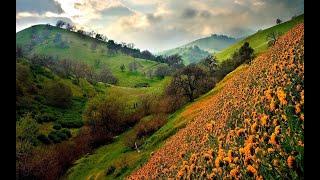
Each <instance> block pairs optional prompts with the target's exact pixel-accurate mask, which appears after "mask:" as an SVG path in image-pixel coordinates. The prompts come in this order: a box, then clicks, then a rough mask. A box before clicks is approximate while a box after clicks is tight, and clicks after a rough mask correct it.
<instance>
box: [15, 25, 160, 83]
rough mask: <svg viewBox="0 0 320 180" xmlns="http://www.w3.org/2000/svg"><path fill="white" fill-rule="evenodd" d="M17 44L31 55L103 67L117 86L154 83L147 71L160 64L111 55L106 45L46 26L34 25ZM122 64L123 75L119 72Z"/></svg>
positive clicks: (17, 37) (97, 67)
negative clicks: (132, 65) (132, 68)
mask: <svg viewBox="0 0 320 180" xmlns="http://www.w3.org/2000/svg"><path fill="white" fill-rule="evenodd" d="M16 43H17V44H18V45H21V46H22V47H23V48H24V49H25V50H26V51H30V54H31V55H32V54H42V55H50V56H53V57H57V58H59V59H63V58H66V59H71V60H76V61H81V62H84V63H87V64H88V65H90V66H92V67H93V68H94V69H95V70H97V71H98V70H99V68H100V67H101V65H102V64H105V65H107V66H108V67H109V68H110V70H111V71H112V73H113V74H114V75H115V76H116V77H117V78H118V80H119V81H118V83H117V85H119V86H126V87H134V86H135V85H136V84H138V83H149V84H151V85H152V84H154V83H157V82H158V81H159V80H158V79H157V78H147V77H146V76H145V74H146V73H147V72H148V71H149V70H155V69H156V68H157V66H158V65H159V63H157V62H155V61H149V60H145V59H138V58H133V57H131V56H128V55H125V54H121V53H112V52H110V51H109V50H108V49H107V47H106V45H105V44H104V43H102V42H101V41H98V40H96V39H94V38H91V37H86V36H79V34H77V33H75V32H70V31H67V30H65V29H61V28H57V27H54V26H47V25H35V26H32V27H30V28H27V29H24V30H22V31H20V32H18V33H17V34H16ZM134 61H136V62H137V63H138V64H139V66H138V70H137V72H129V70H128V69H129V63H132V62H134ZM122 64H123V65H125V67H126V69H125V72H122V71H121V69H120V66H121V65H122Z"/></svg>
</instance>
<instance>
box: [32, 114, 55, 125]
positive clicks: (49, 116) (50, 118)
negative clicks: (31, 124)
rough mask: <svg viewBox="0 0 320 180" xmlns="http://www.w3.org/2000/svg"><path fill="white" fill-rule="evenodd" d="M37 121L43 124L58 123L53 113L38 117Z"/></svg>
mask: <svg viewBox="0 0 320 180" xmlns="http://www.w3.org/2000/svg"><path fill="white" fill-rule="evenodd" d="M36 119H37V122H38V123H43V122H52V121H56V120H57V117H56V116H55V114H52V113H43V114H40V115H37V116H36Z"/></svg>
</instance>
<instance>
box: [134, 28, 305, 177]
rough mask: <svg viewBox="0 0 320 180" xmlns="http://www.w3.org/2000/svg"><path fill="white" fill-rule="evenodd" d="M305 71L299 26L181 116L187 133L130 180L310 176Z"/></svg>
mask: <svg viewBox="0 0 320 180" xmlns="http://www.w3.org/2000/svg"><path fill="white" fill-rule="evenodd" d="M303 72H304V25H303V24H299V25H297V26H295V27H294V28H293V29H292V30H290V31H289V32H287V33H286V34H285V35H283V36H281V37H280V38H279V40H278V41H277V42H276V44H275V45H274V46H273V47H272V48H270V49H269V50H268V51H266V52H265V53H262V54H260V55H259V56H258V57H257V58H255V59H254V61H253V62H252V63H251V64H250V65H242V66H241V67H239V68H238V69H237V70H236V71H234V72H232V73H231V74H230V75H228V76H227V77H226V78H225V79H224V80H223V81H222V82H221V83H222V84H221V83H219V84H220V85H218V86H216V88H215V89H214V90H213V91H212V92H209V93H208V94H207V95H205V96H203V98H201V100H199V101H196V102H194V103H193V104H191V105H189V106H187V107H186V108H184V109H182V111H180V112H179V113H178V114H179V115H176V116H175V117H174V118H173V120H172V121H171V122H174V121H181V119H184V120H186V119H187V124H186V126H185V128H183V129H181V130H179V131H178V132H177V133H176V134H175V135H173V136H172V137H170V138H169V139H167V140H166V141H165V143H164V144H163V145H162V146H161V147H160V149H159V150H157V151H156V152H154V153H152V154H151V157H150V159H149V160H148V162H147V163H146V164H145V165H144V166H142V167H141V168H138V170H137V171H135V172H134V173H132V174H131V176H130V177H129V179H156V178H160V179H167V178H179V179H180V178H183V179H188V178H191V179H199V178H204V179H206V178H208V179H212V178H214V177H220V178H221V177H227V178H232V177H235V178H236V177H240V178H243V179H247V178H258V179H270V178H288V179H297V178H299V177H303V176H304V171H303V170H304V163H303V162H304V160H303V156H304V155H303V154H304V138H303V136H304V109H303V105H304V83H303V81H304V74H303ZM179 117H180V118H179ZM182 127H183V126H182ZM166 128H168V127H163V128H161V129H160V130H159V132H161V131H162V132H163V131H164V130H165V129H166ZM157 133H158V132H157ZM157 133H156V134H157ZM156 137H157V136H154V137H153V138H156ZM150 140H151V141H152V139H151V138H150Z"/></svg>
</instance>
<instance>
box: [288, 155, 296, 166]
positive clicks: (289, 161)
mask: <svg viewBox="0 0 320 180" xmlns="http://www.w3.org/2000/svg"><path fill="white" fill-rule="evenodd" d="M287 163H288V167H289V168H293V166H294V163H295V158H294V157H292V156H289V157H288V159H287Z"/></svg>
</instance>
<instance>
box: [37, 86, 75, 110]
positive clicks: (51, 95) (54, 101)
mask: <svg viewBox="0 0 320 180" xmlns="http://www.w3.org/2000/svg"><path fill="white" fill-rule="evenodd" d="M43 94H44V96H45V97H46V99H47V102H48V104H49V105H52V106H56V107H60V108H66V107H69V106H70V105H71V103H72V99H71V98H72V91H71V89H70V87H69V86H67V85H65V84H63V83H62V82H51V83H49V84H48V85H47V86H45V88H44V93H43Z"/></svg>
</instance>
